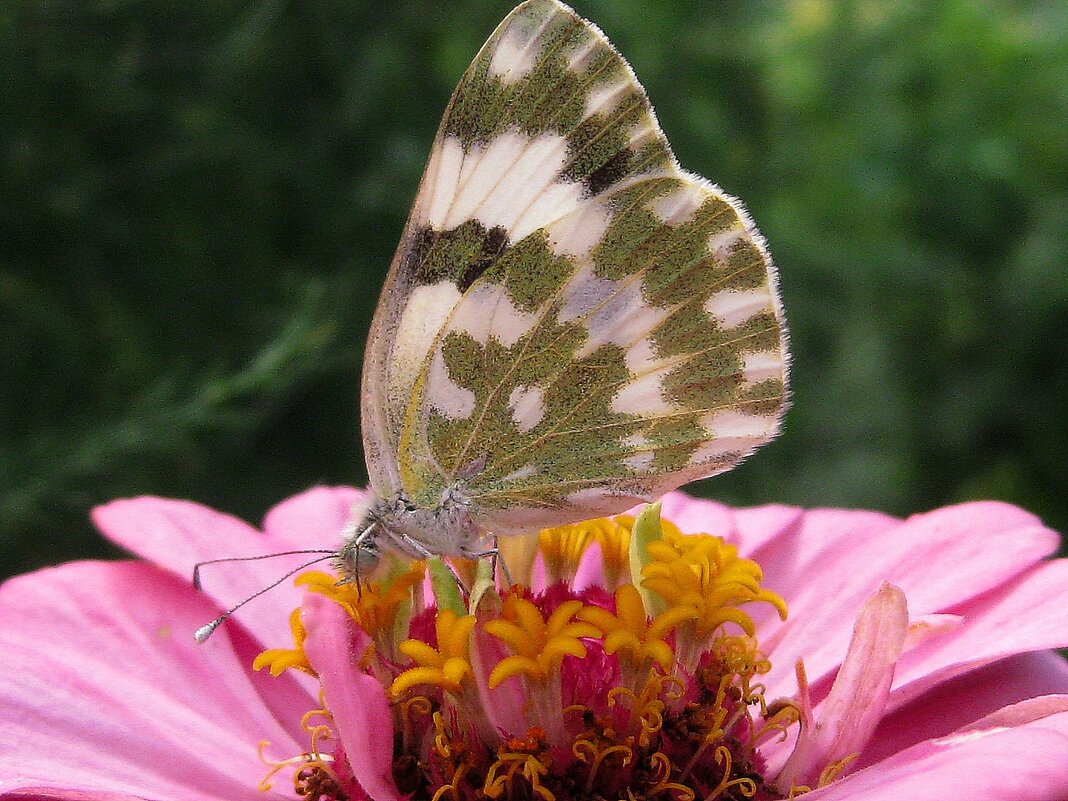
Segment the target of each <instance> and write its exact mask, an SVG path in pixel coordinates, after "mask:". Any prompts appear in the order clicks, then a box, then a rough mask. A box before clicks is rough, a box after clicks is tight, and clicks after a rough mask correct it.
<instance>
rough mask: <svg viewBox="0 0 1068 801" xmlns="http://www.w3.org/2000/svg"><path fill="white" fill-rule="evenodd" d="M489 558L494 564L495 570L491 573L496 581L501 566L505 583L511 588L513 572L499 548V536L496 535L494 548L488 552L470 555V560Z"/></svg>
mask: <svg viewBox="0 0 1068 801" xmlns="http://www.w3.org/2000/svg"><path fill="white" fill-rule="evenodd" d="M487 556H488V557H489V558H490V561H491V562H492V563H493V570H491V571H490V572H491V573H492V575H493V577H494V579H496V578H497V568H498V566H499V567H500V569H501V576H502V577H503V578H504V581H505V583H506V584H508V585H509V586H511V585H512V583H513V582H512V571H510V570H509V569H508V563H507V562H505V561H504V557H503V556H502V555H501V551H500V548H498V547H497V536H496V535H494V537H493V547H492V548H490V549H489V550H487V551H479V552H477V553H472V554H468V558H470V559H484V558H486V557H487Z"/></svg>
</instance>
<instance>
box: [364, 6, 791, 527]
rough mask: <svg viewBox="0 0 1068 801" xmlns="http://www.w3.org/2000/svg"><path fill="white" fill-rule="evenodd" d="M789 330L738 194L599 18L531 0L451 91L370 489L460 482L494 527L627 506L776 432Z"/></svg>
mask: <svg viewBox="0 0 1068 801" xmlns="http://www.w3.org/2000/svg"><path fill="white" fill-rule="evenodd" d="M783 336H784V335H783V325H782V318H781V312H780V309H779V304H778V300H777V295H776V289H775V286H774V273H773V270H772V267H771V263H770V260H769V259H768V257H767V254H766V252H765V251H764V248H763V246H762V244H761V241H760V238H759V235H758V234H757V233H756V231H755V229H753V227H752V225H751V224H750V223H749V221H748V219H747V217H746V216H745V214H744V212H743V211H742V210H741V208H740V206H739V205H738V204H737V202H736V201H734V200H733V199H731V198H729V197H728V196H726V195H724V194H723V193H722V192H721V191H720V190H719V189H718V188H717V187H715V186H714V185H712V184H711V183H709V182H707V181H705V180H704V179H701V178H698V177H696V176H693V175H691V174H688V173H685V172H684V171H682V170H681V169H680V168H679V167H678V165H677V163H676V161H675V159H674V156H673V155H672V153H671V150H670V147H669V145H668V143H667V140H666V139H665V138H664V136H663V134H662V132H661V131H660V128H659V125H658V124H657V121H656V118H655V115H654V113H653V111H652V108H651V107H650V105H649V103H648V100H647V99H646V96H645V92H644V90H643V89H642V88H641V86H640V85H639V84H638V82H637V80H636V79H635V77H634V75H633V73H632V71H631V70H630V68H629V66H628V65H627V64H626V62H625V61H624V60H623V59H622V58H621V57H620V56H619V54H618V53H617V52H616V51H615V50H614V49H613V48H612V46H611V45H610V44H609V43H608V41H607V40H606V39H605V38H604V36H603V34H601V32H600V31H599V30H598V29H597V28H596V27H594V26H593V25H591V24H590V23H587V22H585V21H584V20H582V19H581V18H579V17H578V16H577V15H575V14H574V13H573V12H571V11H570V9H568V8H567V7H566V6H563V5H562V4H560V3H558V2H556V1H555V0H530V1H529V2H527V3H524V4H522V5H521V6H519V7H518V8H517V9H516V10H515V11H514V12H513V13H512V14H511V15H510V16H509V17H508V18H507V19H506V20H505V21H504V22H503V23H502V24H501V26H500V27H499V28H498V29H497V31H496V32H495V33H494V34H493V35H492V36H491V37H490V39H489V41H488V42H487V43H486V45H485V46H484V47H483V49H482V51H480V53H479V55H478V56H476V58H475V60H474V62H473V63H472V65H471V67H470V68H469V69H468V71H467V73H466V74H465V75H464V77H463V79H462V80H461V82H460V85H459V86H458V88H457V90H456V92H455V94H454V95H453V99H452V101H451V103H450V105H449V108H448V110H447V111H446V114H445V118H444V119H443V121H442V125H441V128H440V130H439V132H438V136H437V139H436V140H435V143H434V147H433V150H432V152H431V157H430V160H429V164H428V166H427V171H426V174H425V176H424V179H423V183H422V185H421V188H420V191H419V194H418V196H417V199H416V203H415V206H414V208H413V212H412V216H411V218H410V220H409V222H408V226H407V228H406V231H405V234H404V238H403V240H402V243H401V246H400V248H399V250H398V254H397V256H396V258H395V260H394V264H393V267H392V268H391V272H390V276H389V279H388V280H387V287H386V290H385V292H384V293H383V299H382V301H381V302H380V305H379V308H378V311H377V312H376V315H375V322H374V326H373V328H372V336H371V340H370V344H369V347H368V355H367V360H366V363H365V371H364V381H365V390H364V402H363V403H364V406H363V412H364V421H365V422H364V427H365V444H366V445H367V451H368V460H369V469H370V471H371V476H372V481H373V483H374V484H375V487H376V489H377V490H378V491H379V492H380V493H390V492H396V491H398V490H402V491H403V492H404V493H405V495H406V496H407V497H409V498H410V499H411V500H412V501H413V502H414V503H416V504H418V505H420V506H424V507H427V508H433V507H434V505H435V504H436V503H438V502H439V499H440V497H441V495H442V492H443V491H444V490H445V489H446V488H448V487H451V486H454V485H456V484H457V482H462V484H463V491H464V494H465V495H466V497H468V498H469V499H470V502H471V514H472V516H473V517H474V518H475V519H476V521H477V522H478V523H479V524H480V525H482V526H483V527H484V528H486V529H488V530H492V531H496V532H499V533H507V532H508V531H510V530H519V529H523V528H532V527H533V528H536V527H540V526H543V525H558V524H561V523H563V522H567V521H568V520H577V519H582V518H588V517H592V516H595V515H597V514H604V513H609V512H614V511H619V510H622V509H624V508H626V507H628V506H630V505H632V504H633V503H634V502H635V501H637V500H642V499H647V498H651V497H655V496H657V495H659V494H661V493H662V492H664V491H666V490H668V489H672V488H674V487H677V486H679V485H681V484H683V483H685V482H687V481H690V480H693V479H695V478H699V477H704V476H707V475H711V474H713V473H716V472H720V471H722V470H724V469H727V468H728V467H730V466H731V465H733V464H734V463H736V462H737V461H738V460H739V459H741V458H742V457H744V456H745V455H746V454H747V453H748V452H750V451H751V450H752V449H754V448H755V447H757V446H758V445H760V444H761V443H762V442H764V441H766V440H767V439H769V438H770V437H772V436H773V435H774V433H775V431H776V429H777V426H778V421H779V416H780V413H781V410H782V405H783V398H784V395H785V378H786V368H785V348H784V341H783Z"/></svg>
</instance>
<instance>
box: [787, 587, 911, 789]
mask: <svg viewBox="0 0 1068 801" xmlns="http://www.w3.org/2000/svg"><path fill="white" fill-rule="evenodd" d="M908 622H909V621H908V609H907V607H906V604H905V595H904V593H902V592H901V590H899V589H898V588H897V587H893V586H891V585H889V584H884V585H883V586H882V587H881V588H880V589H879V591H878V592H877V593H875V594H874V595H873V596H872V597H871V598H869V599H868V601H867V602H866V603H865V604H864V607H863V609H861V612H860V616H859V617H858V618H857V622H856V625H855V626H854V628H853V639H852V641H851V642H850V644H849V651H848V652H847V654H846V658H845V660H844V661H843V663H842V667H841V668H840V669H839V670H838V675H837V676H836V677H835V679H834V684H833V686H832V687H831V691H830V693H829V694H828V696H827V699H826V700H825V701H824V702H823V704H822V705H821V706H820V708H819V709H818V710H817V712H816V717H817V721H818V722H817V723H816V726H815V728H814V729H811V730H808V731H802V733H801V736H800V739H799V741H798V744H797V749H796V750H795V752H794V755H793V756H792V757H791V758H790V759H789V761H788V762H787V763H786V767H785V768H784V769H783V772H782V774H781V776H780V778H779V779H777V780H776V784H777V785H778V786H779V788H780V789H781V790H784V791H788V790H789V789H790V787H792V786H795V785H800V784H806V785H809V786H812V785H814V784H815V783H816V781H817V780H818V779H819V776H820V772H821V771H822V770H823V769H824V768H825V767H827V766H828V765H831V764H833V763H835V762H837V761H839V760H841V759H844V758H846V757H848V756H850V755H851V754H859V753H861V752H863V750H864V747H865V745H867V743H868V740H869V739H871V736H872V733H873V732H874V731H875V728H876V726H877V725H878V724H879V721H880V719H881V718H882V715H883V709H884V707H885V706H886V699H887V696H888V695H889V693H890V683H891V682H892V681H893V678H894V665H895V664H896V663H897V660H898V657H899V656H900V655H901V649H902V647H903V646H904V643H905V636H906V634H907V632H908Z"/></svg>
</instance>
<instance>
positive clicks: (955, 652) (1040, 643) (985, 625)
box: [890, 559, 1068, 709]
mask: <svg viewBox="0 0 1068 801" xmlns="http://www.w3.org/2000/svg"><path fill="white" fill-rule="evenodd" d="M910 602H911V599H910ZM1066 607H1068V559H1057V560H1055V561H1052V562H1045V563H1043V564H1040V565H1038V566H1037V567H1035V568H1033V569H1032V570H1030V571H1029V572H1028V573H1027V574H1025V575H1024V576H1023V577H1021V578H1018V579H1017V580H1016V581H1015V582H1014V583H1013V584H1012V585H1010V586H1007V587H1005V588H1004V589H1003V590H1002V591H999V592H993V593H988V594H987V595H985V596H983V597H982V598H979V599H977V600H975V601H972V602H969V603H967V604H965V605H963V606H961V607H959V608H958V609H957V610H956V611H957V613H958V614H960V616H961V617H962V618H963V620H964V622H963V623H962V625H961V626H960V627H958V628H957V629H955V630H954V631H952V632H951V633H949V634H947V635H945V636H942V637H932V638H930V639H928V640H926V641H925V642H923V643H922V644H921V645H919V646H917V647H916V648H915V649H913V650H912V651H910V652H909V653H907V654H905V656H904V657H902V659H901V663H900V666H899V670H898V677H897V680H896V682H895V687H894V692H893V695H892V697H891V704H890V708H891V709H896V708H898V707H900V706H902V705H904V704H905V703H908V701H909V700H910V699H912V698H915V697H917V696H918V695H920V694H921V693H923V692H925V691H926V690H927V689H929V688H930V687H931V686H933V685H935V684H937V683H939V682H942V681H946V680H948V679H950V678H952V677H953V676H957V675H959V674H961V673H963V672H966V671H968V670H971V669H973V668H975V667H977V666H979V665H982V664H984V663H988V662H992V661H995V660H998V659H1002V658H1004V657H1006V656H1011V655H1012V654H1017V653H1021V652H1025V651H1044V650H1047V649H1050V648H1063V647H1065V646H1068V625H1066V624H1065V612H1064V610H1065V608H1066Z"/></svg>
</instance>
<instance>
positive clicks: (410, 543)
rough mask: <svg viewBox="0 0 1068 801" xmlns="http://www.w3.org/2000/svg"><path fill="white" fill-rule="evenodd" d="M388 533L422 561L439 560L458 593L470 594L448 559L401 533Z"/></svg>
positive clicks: (469, 590)
mask: <svg viewBox="0 0 1068 801" xmlns="http://www.w3.org/2000/svg"><path fill="white" fill-rule="evenodd" d="M389 533H390V535H391V536H393V537H395V538H396V539H397V540H399V541H400V542H401V543H403V544H404V546H405V547H406V548H409V549H410V550H411V552H413V553H416V554H418V555H419V558H420V559H423V560H424V561H426V560H428V559H435V558H438V559H440V560H441V563H442V564H443V565H445V569H446V570H448V571H449V573H451V574H452V579H453V581H455V582H456V586H457V587H459V588H460V592H462V593H463V594H464V595H470V594H471V589H470V588H469V587H468V586H467V585H466V584H464V580H463V579H462V578H460V574H459V573H457V572H456V568H454V567H453V566H452V565H451V564H450V563H449V560H448V559H446V558H444V557H439V556H438V555H437V554H435V553H434V552H433V551H430V550H428V549H427V547H426V546H425V545H423V544H422V543H421V542H419V541H418V540H415V539H413V538H412V537H409V536H408V535H407V534H405V533H404V532H403V531H390V532H389Z"/></svg>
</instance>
